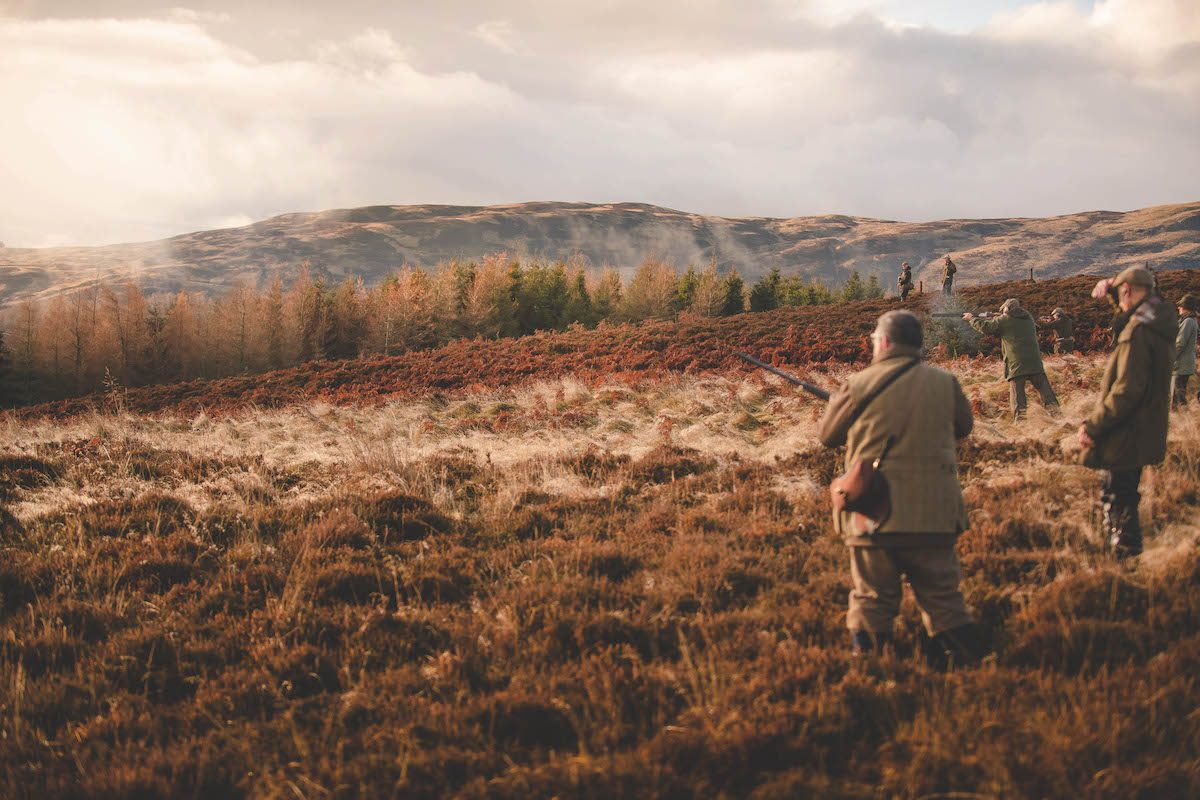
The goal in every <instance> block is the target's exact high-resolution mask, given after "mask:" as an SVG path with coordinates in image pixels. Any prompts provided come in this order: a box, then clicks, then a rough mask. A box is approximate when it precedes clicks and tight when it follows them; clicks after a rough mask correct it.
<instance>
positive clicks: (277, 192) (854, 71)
mask: <svg viewBox="0 0 1200 800" xmlns="http://www.w3.org/2000/svg"><path fill="white" fill-rule="evenodd" d="M860 5H865V0H864V3H863V4H860ZM889 5H890V6H894V4H889ZM249 7H250V8H251V9H252V8H253V4H252V3H251V4H250V6H249ZM440 8H441V7H440V6H439V9H440ZM454 8H456V9H457V11H456V12H455V15H450V16H437V15H438V14H442V13H443V12H442V11H440V10H438V11H429V12H428V14H429V15H431V16H425V17H422V16H420V15H419V14H417V13H416V12H413V13H412V15H411V19H406V23H407V24H406V25H399V24H390V23H388V21H387V20H374V21H373V22H371V23H370V24H364V25H361V26H359V27H356V28H354V29H353V30H350V31H347V32H345V35H340V34H339V35H336V36H329V37H325V38H324V39H323V40H319V41H311V42H309V45H308V50H307V51H306V52H301V53H298V54H296V55H294V56H290V57H287V58H266V57H264V56H262V55H259V54H258V53H257V51H255V50H254V49H253V47H254V45H253V42H252V41H251V40H252V39H253V37H252V36H249V35H248V34H247V32H246V30H245V29H244V28H242V27H240V26H241V25H243V24H244V23H243V22H242V18H241V17H240V16H238V17H235V18H234V19H233V20H231V21H230V22H219V21H218V20H215V19H214V18H211V17H208V16H206V15H207V14H208V13H209V11H208V10H206V9H204V8H198V9H197V10H196V12H195V13H196V16H192V15H191V14H176V15H174V18H173V19H154V20H150V19H105V20H70V21H68V20H41V21H36V20H27V21H19V20H15V19H8V20H3V19H0V74H3V75H5V80H3V81H0V107H3V108H5V109H7V110H8V119H7V121H6V124H5V125H3V126H0V148H3V151H4V152H5V153H7V154H16V157H6V158H5V159H0V183H2V184H3V185H4V186H5V187H6V191H5V192H4V193H2V194H0V239H3V240H5V241H7V242H8V243H9V245H10V246H13V245H20V244H41V243H48V242H51V241H62V240H69V241H75V242H101V241H116V240H129V239H145V238H155V237H159V236H165V235H169V234H173V233H178V232H182V231H186V230H195V229H199V228H203V227H206V226H210V225H215V224H223V221H228V220H238V219H260V218H263V217H265V216H268V215H270V214H274V213H282V212H287V211H300V210H319V209H325V208H332V207H339V206H354V205H364V204H370V203H424V202H452V203H453V202H457V203H465V204H484V203H499V202H518V201H522V200H533V199H554V200H598V201H611V200H634V201H643V202H656V203H661V204H664V205H668V206H672V207H675V208H681V209H685V210H694V211H699V212H703V213H714V214H729V215H750V214H769V215H775V216H783V215H793V214H797V215H798V214H808V213H823V212H839V213H848V214H860V215H869V216H882V217H889V218H900V219H930V218H939V217H961V216H1006V215H1041V214H1050V213H1067V212H1070V211H1076V210H1082V209H1087V208H1096V207H1109V208H1133V207H1137V206H1141V205H1149V204H1154V203H1161V202H1176V201H1183V200H1194V199H1197V196H1198V195H1200V192H1198V189H1200V186H1198V185H1197V177H1196V176H1198V175H1200V154H1198V153H1197V148H1195V146H1194V131H1195V130H1196V129H1197V126H1198V125H1200V61H1198V60H1197V58H1196V57H1195V56H1194V55H1193V56H1188V53H1194V52H1195V51H1196V47H1197V43H1200V28H1198V27H1197V23H1196V13H1195V11H1194V9H1193V7H1192V4H1188V3H1180V2H1176V0H1139V2H1136V3H1135V2H1132V0H1106V1H1105V2H1101V3H1099V4H1098V5H1097V6H1096V8H1095V10H1094V11H1093V12H1091V13H1084V12H1082V11H1080V10H1078V8H1077V7H1076V6H1075V5H1074V4H1072V3H1043V4H1038V5H1031V6H1029V7H1026V8H1023V9H1020V10H1019V11H1017V12H1013V13H1006V14H1001V15H998V16H996V17H995V18H994V19H993V20H992V22H991V23H989V24H988V25H986V26H984V27H982V28H980V29H978V30H975V31H973V32H970V33H948V32H945V31H939V30H936V29H934V28H930V27H921V28H914V27H903V26H900V27H897V26H895V25H889V24H885V23H883V22H881V21H880V20H879V19H878V18H876V16H873V15H872V13H859V14H857V15H854V16H852V17H850V18H848V19H845V20H843V21H841V22H831V21H829V18H823V19H824V21H821V19H817V18H815V17H814V14H815V12H814V10H813V9H814V6H813V5H812V3H811V2H802V1H793V0H788V1H785V0H758V2H752V3H750V2H748V3H743V4H739V5H734V4H732V3H730V2H721V0H707V1H706V2H702V3H683V2H682V1H681V0H678V1H677V0H664V2H662V3H659V4H654V5H653V6H645V5H644V4H635V3H633V2H632V0H607V2H605V3H599V4H591V5H589V6H588V7H586V8H585V9H583V10H580V9H578V8H577V7H576V8H575V10H572V11H569V10H567V9H566V8H565V6H564V5H563V4H561V3H552V2H549V0H546V2H542V1H541V0H538V2H536V3H535V2H531V3H526V4H523V5H517V4H514V5H513V6H511V7H506V10H505V13H506V15H508V16H506V18H505V20H497V19H495V18H494V17H492V16H491V14H493V13H494V11H493V10H492V6H491V5H490V4H488V5H484V4H483V3H479V4H478V7H477V8H474V7H473V8H472V9H468V10H469V11H470V13H468V11H467V10H463V9H464V8H465V6H464V4H461V3H460V4H458V5H457V6H454ZM859 10H860V11H861V8H860V9H859ZM301 11H303V8H301V7H298V8H297V14H296V16H295V18H294V19H292V18H289V20H288V22H289V25H290V24H292V22H296V24H297V25H300V23H301V22H303V19H302V15H301V14H300V13H299V12H301ZM238 13H239V15H240V14H241V13H242V12H240V11H239V12H238ZM247 13H249V12H247ZM422 13H424V12H422ZM444 13H445V14H450V12H444ZM880 13H883V12H880ZM622 25H623V28H622ZM238 30H240V31H242V35H241V38H238V39H237V41H238V42H240V45H235V44H233V43H232V41H233V39H231V38H229V37H231V36H233V35H234V34H233V32H234V31H238ZM218 31H219V33H218ZM518 32H519V47H518V46H517V43H518ZM1189 48H1190V49H1189Z"/></svg>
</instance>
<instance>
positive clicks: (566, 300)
mask: <svg viewBox="0 0 1200 800" xmlns="http://www.w3.org/2000/svg"><path fill="white" fill-rule="evenodd" d="M882 295H883V290H882V288H881V287H880V285H879V281H878V279H877V278H876V277H875V276H871V277H870V278H869V279H868V280H867V281H863V280H862V278H861V277H860V276H859V274H858V273H857V272H856V273H853V274H851V276H850V278H849V279H848V280H847V281H846V283H845V284H844V285H843V286H841V287H838V288H833V287H830V286H828V285H827V284H825V283H824V282H822V281H820V280H818V279H805V278H802V277H801V276H800V275H798V274H797V275H792V276H789V277H784V276H782V275H781V274H780V272H779V270H777V269H776V270H772V271H771V272H770V273H769V274H768V275H766V276H764V277H763V278H762V279H761V280H759V281H758V282H757V283H755V284H753V285H752V286H749V287H747V286H746V285H745V283H744V281H743V280H742V278H741V276H740V275H739V274H738V273H737V271H736V270H735V271H733V272H730V273H727V274H718V273H717V270H716V266H715V265H713V264H710V265H709V266H708V267H707V268H706V269H703V270H699V271H697V270H696V269H695V268H694V267H689V268H688V269H687V271H686V272H684V273H683V274H680V273H679V272H678V271H677V270H676V269H675V268H674V267H672V266H671V265H670V264H667V263H664V262H662V261H660V260H657V259H648V260H646V261H645V262H643V263H642V264H641V265H640V266H639V267H638V269H637V271H636V272H635V273H634V275H633V277H632V278H631V279H630V280H629V282H628V283H626V282H624V281H623V280H622V279H621V276H620V275H619V274H618V273H617V272H616V271H615V270H613V269H607V268H606V269H603V270H599V271H595V270H590V269H587V268H586V267H585V266H584V265H583V264H582V263H581V262H580V261H578V260H574V261H569V262H566V263H561V262H560V263H557V264H552V265H551V264H542V263H522V262H520V261H518V260H511V259H509V258H507V257H506V256H504V255H496V256H491V257H489V258H486V259H484V260H482V261H481V262H478V263H476V262H469V263H447V264H443V265H441V266H439V267H438V268H437V269H436V270H434V271H432V272H426V271H424V270H422V269H418V268H409V267H405V268H402V269H400V270H399V271H397V272H396V273H395V274H393V275H391V276H390V277H388V278H387V279H386V280H384V281H382V282H380V283H379V284H377V285H375V286H373V287H369V288H368V287H366V286H364V284H363V282H362V281H361V280H358V279H346V280H344V281H342V282H340V283H331V282H329V281H328V280H326V279H325V278H323V277H314V276H313V275H312V274H311V273H310V272H309V271H308V269H307V265H306V268H305V269H304V270H303V271H302V272H301V274H300V276H299V277H298V278H296V279H295V280H294V281H292V282H291V283H290V284H287V285H285V283H284V281H283V280H282V279H281V278H280V277H278V276H276V277H275V278H274V279H273V280H271V281H269V282H268V283H267V284H266V285H265V286H261V287H251V286H247V285H245V284H240V283H239V284H235V285H233V286H232V287H231V288H230V289H229V290H228V291H226V292H225V293H224V294H223V295H220V296H217V297H211V298H210V297H205V296H203V295H202V294H199V293H196V292H179V293H177V294H169V295H153V296H149V297H148V296H146V295H144V294H143V293H142V291H141V290H140V289H139V288H138V287H137V286H136V285H134V284H132V283H126V284H124V285H121V286H106V285H100V286H91V287H88V288H84V289H79V290H77V291H74V292H72V293H69V294H63V295H58V296H56V297H54V298H53V299H52V300H50V301H48V302H45V303H38V302H34V301H25V302H22V303H20V304H18V305H17V307H16V308H15V310H13V311H11V312H10V313H9V314H8V315H7V319H6V320H5V321H4V325H3V327H4V328H5V333H3V334H2V335H0V403H3V404H5V405H17V404H24V403H31V402H37V401H41V400H48V399H54V398H59V397H64V396H70V395H76V394H80V393H84V392H89V391H95V390H99V389H104V388H108V389H113V390H117V389H119V388H120V387H122V386H138V385H145V384H150V383H160V382H171V381H177V380H189V379H193V378H216V377H223V376H227V375H233V374H240V373H245V372H260V371H266V370H272V369H279V368H281V367H287V366H292V365H295V364H299V363H303V362H306V361H313V360H321V359H337V358H354V357H358V356H362V355H369V354H382V355H395V354H398V353H402V352H405V351H408V350H415V349H425V348H430V347H437V346H439V345H441V344H445V343H446V342H449V341H451V340H453V339H456V338H463V337H466V338H473V337H483V338H497V337H511V336H522V335H525V334H529V333H534V332H537V331H548V330H565V329H566V328H567V327H568V326H571V325H582V326H586V327H594V326H596V325H599V324H601V323H606V324H619V323H623V322H637V321H640V320H646V319H656V318H659V319H661V318H670V317H674V316H677V315H680V314H695V315H699V316H710V317H715V316H723V315H729V314H740V313H742V312H744V311H747V310H748V311H768V310H771V309H774V308H779V307H781V306H798V305H818V304H825V303H834V302H839V301H842V300H856V299H862V298H868V297H879V296H882Z"/></svg>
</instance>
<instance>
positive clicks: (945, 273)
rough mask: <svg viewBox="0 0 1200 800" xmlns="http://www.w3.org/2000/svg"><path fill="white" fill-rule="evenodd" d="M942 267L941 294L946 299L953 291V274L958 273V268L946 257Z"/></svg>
mask: <svg viewBox="0 0 1200 800" xmlns="http://www.w3.org/2000/svg"><path fill="white" fill-rule="evenodd" d="M943 261H944V266H943V267H942V294H944V295H946V296H947V297H949V296H950V293H951V292H952V291H953V289H954V274H955V273H956V272H958V267H956V266H954V262H953V261H951V260H950V256H946V258H945V259H943Z"/></svg>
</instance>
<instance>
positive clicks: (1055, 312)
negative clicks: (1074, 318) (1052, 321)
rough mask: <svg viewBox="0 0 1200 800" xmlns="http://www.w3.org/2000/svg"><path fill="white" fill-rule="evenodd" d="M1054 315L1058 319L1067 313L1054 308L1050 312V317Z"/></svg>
mask: <svg viewBox="0 0 1200 800" xmlns="http://www.w3.org/2000/svg"><path fill="white" fill-rule="evenodd" d="M1055 314H1057V315H1058V316H1060V317H1065V316H1066V314H1067V312H1065V311H1063V310H1062V309H1061V308H1056V309H1054V310H1053V311H1051V312H1050V316H1054V315H1055Z"/></svg>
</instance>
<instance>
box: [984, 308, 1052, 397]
mask: <svg viewBox="0 0 1200 800" xmlns="http://www.w3.org/2000/svg"><path fill="white" fill-rule="evenodd" d="M963 319H965V320H966V321H967V322H969V323H970V324H971V327H972V328H974V329H975V330H977V331H979V332H980V333H984V334H989V333H991V334H995V335H997V336H999V337H1000V350H1001V352H1002V353H1004V379H1005V380H1006V381H1008V403H1009V406H1010V407H1011V408H1012V415H1013V419H1015V420H1019V419H1021V418H1022V417H1024V416H1025V382H1026V381H1029V382H1030V383H1032V384H1033V388H1035V389H1037V390H1038V394H1040V395H1041V396H1042V405H1044V406H1045V407H1046V409H1047V410H1048V411H1050V412H1051V413H1055V412H1057V411H1058V398H1057V397H1055V395H1054V389H1052V388H1050V381H1049V380H1047V379H1046V369H1045V367H1043V366H1042V351H1041V349H1040V348H1039V347H1038V340H1037V327H1036V325H1035V324H1034V321H1033V317H1032V316H1030V314H1029V312H1028V311H1026V310H1025V309H1023V308H1021V306H1020V304H1019V303H1017V301H1016V299H1015V298H1009V299H1008V300H1005V301H1004V305H1002V306H1000V316H998V317H996V318H995V319H976V318H975V315H974V314H971V313H966V314H963Z"/></svg>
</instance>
